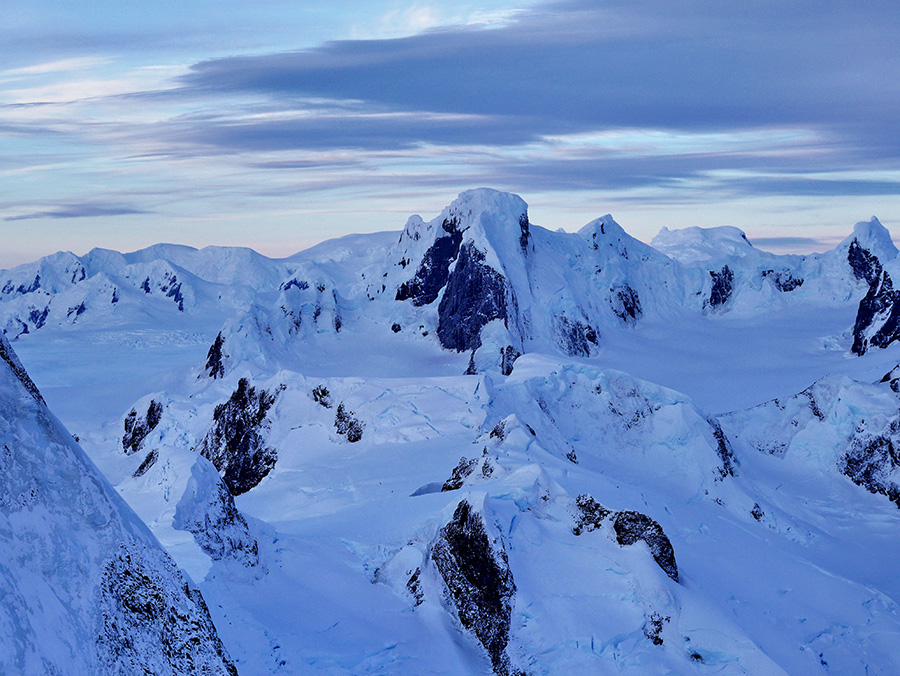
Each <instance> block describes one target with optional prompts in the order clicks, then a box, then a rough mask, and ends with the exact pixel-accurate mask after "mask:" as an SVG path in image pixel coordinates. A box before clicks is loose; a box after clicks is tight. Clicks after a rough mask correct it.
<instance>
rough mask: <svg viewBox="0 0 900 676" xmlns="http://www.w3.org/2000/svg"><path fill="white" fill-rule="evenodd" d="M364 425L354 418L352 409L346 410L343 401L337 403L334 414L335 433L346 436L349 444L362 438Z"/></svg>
mask: <svg viewBox="0 0 900 676" xmlns="http://www.w3.org/2000/svg"><path fill="white" fill-rule="evenodd" d="M363 427H364V425H363V424H362V422H361V421H360V420H358V419H357V418H356V414H355V413H353V411H348V410H347V408H346V407H345V406H344V402H341V403H340V404H338V407H337V412H336V413H335V415H334V428H335V429H336V430H337V433H338V434H340V435H341V436H344V437H346V438H347V441H349V442H350V443H351V444H352V443H356V442H357V441H359V440H360V439H362V435H363Z"/></svg>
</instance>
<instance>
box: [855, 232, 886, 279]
mask: <svg viewBox="0 0 900 676" xmlns="http://www.w3.org/2000/svg"><path fill="white" fill-rule="evenodd" d="M847 262H848V263H849V264H850V269H851V270H853V276H854V277H856V278H857V279H862V280H865V282H866V284H869V285H872V284H874V283H875V281H876V280H877V279H878V278H879V277H880V276H881V271H882V267H881V261H879V260H878V258H877V257H876V256H875V255H874V254H872V253H871V252H870V251H869V250H868V249H864V248H862V247H861V246H860V245H859V241H858V240H856V239H854V240H853V241H852V242H850V248H849V249H847Z"/></svg>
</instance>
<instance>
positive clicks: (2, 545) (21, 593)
mask: <svg viewBox="0 0 900 676" xmlns="http://www.w3.org/2000/svg"><path fill="white" fill-rule="evenodd" d="M0 347H2V348H3V353H4V354H5V355H7V356H8V358H4V363H0V596H2V597H3V599H4V600H3V603H2V605H0V672H2V673H4V674H23V675H31V674H34V675H38V674H40V675H43V674H72V675H73V676H80V675H84V676H93V675H94V674H100V673H102V674H122V675H123V676H124V675H125V674H129V675H130V674H136V673H154V674H165V675H167V676H176V675H184V676H187V675H188V674H198V673H202V674H210V675H212V674H222V675H226V674H227V675H231V674H237V671H236V669H235V667H234V665H233V663H232V662H231V659H230V658H229V656H228V653H227V652H226V650H225V648H224V647H223V646H222V643H221V641H220V640H219V637H218V635H217V633H216V629H215V627H214V626H213V623H212V620H211V618H210V616H209V612H208V610H207V607H206V605H205V603H204V602H203V599H202V597H201V595H200V593H199V591H197V590H196V589H192V588H191V587H189V586H188V585H187V584H186V582H185V580H184V578H183V577H182V576H181V574H180V573H179V572H178V571H177V570H176V569H175V567H174V566H173V565H172V563H171V561H170V560H169V558H168V556H167V555H166V554H165V553H164V552H163V551H162V549H161V548H160V547H159V544H158V543H157V542H156V541H155V540H154V539H153V538H152V536H151V535H150V534H149V533H148V532H147V530H146V527H145V526H144V525H143V524H142V523H141V522H140V520H139V519H138V518H137V516H136V515H135V514H134V513H133V512H132V511H131V510H130V509H129V508H128V507H126V506H125V504H124V503H123V502H122V500H121V499H120V498H119V497H118V496H117V495H116V494H115V493H114V491H113V490H112V488H111V487H110V486H109V484H108V483H107V482H106V481H105V479H103V478H102V476H101V475H100V473H99V472H98V471H97V469H96V468H95V467H94V466H93V465H92V464H91V462H90V461H89V460H88V459H87V457H86V456H85V455H84V453H83V452H82V450H81V449H80V448H79V447H78V446H77V445H75V443H74V442H73V441H72V439H71V435H69V434H68V433H67V432H66V431H65V430H64V429H63V428H62V427H61V425H60V424H59V423H58V422H57V421H56V419H55V418H54V417H53V416H52V414H50V413H49V411H48V410H47V409H46V408H45V406H44V404H43V402H42V401H41V400H40V398H39V397H37V396H35V395H34V393H33V392H31V391H30V389H29V388H27V387H26V384H25V383H24V382H23V380H24V379H23V376H22V375H21V374H20V373H16V372H15V370H14V368H13V367H14V365H15V364H16V362H17V360H15V357H14V355H13V354H12V350H11V348H10V347H9V344H8V343H7V342H6V340H5V339H4V338H2V337H0Z"/></svg>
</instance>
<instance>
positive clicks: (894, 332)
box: [850, 259, 900, 356]
mask: <svg viewBox="0 0 900 676" xmlns="http://www.w3.org/2000/svg"><path fill="white" fill-rule="evenodd" d="M876 261H877V259H876ZM879 267H880V266H879ZM885 315H887V317H886V319H884V321H883V323H882V324H881V326H880V327H879V328H878V329H877V330H876V331H875V332H874V333H872V335H871V337H867V334H868V333H869V332H870V331H871V329H872V328H873V327H874V326H875V323H876V321H877V320H879V319H880V318H881V317H884V316H885ZM898 338H900V291H896V290H895V289H894V284H893V281H892V280H891V276H890V275H889V274H888V273H887V272H881V273H880V275H879V276H878V277H877V278H876V279H875V281H874V282H872V283H871V284H870V285H869V290H868V292H867V293H866V295H865V297H864V298H863V299H862V300H861V301H860V302H859V309H858V310H857V312H856V321H855V322H854V323H853V346H852V347H851V348H850V351H851V352H853V354H856V355H860V356H862V355H863V354H865V352H866V350H867V349H868V348H869V347H870V346H874V347H882V348H883V347H887V346H888V345H890V344H891V343H893V342H894V341H895V340H897V339H898Z"/></svg>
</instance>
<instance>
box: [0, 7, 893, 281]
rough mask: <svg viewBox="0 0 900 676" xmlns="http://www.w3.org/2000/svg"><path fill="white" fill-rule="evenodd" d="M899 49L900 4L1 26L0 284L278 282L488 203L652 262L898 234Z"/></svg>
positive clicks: (85, 20) (81, 18)
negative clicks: (246, 268)
mask: <svg viewBox="0 0 900 676" xmlns="http://www.w3.org/2000/svg"><path fill="white" fill-rule="evenodd" d="M898 33H900V3H897V2H896V1H895V0H889V1H888V0H872V1H869V0H862V1H860V0H856V1H854V2H849V1H844V0H838V1H830V0H815V1H813V0H794V1H792V2H784V1H783V0H756V1H755V2H752V3H746V2H733V1H723V0H682V2H678V3H672V2H663V1H662V0H629V1H625V0H611V1H607V0H593V1H583V0H559V1H552V2H516V1H514V0H486V1H484V2H468V3H467V2H461V3H449V2H430V3H429V2H403V1H400V0H369V1H367V2H350V1H347V0H328V1H325V0H304V1H303V2H300V1H298V0H267V1H266V2H251V1H250V0H216V1H215V2H212V1H211V0H193V1H192V2H189V3H185V2H181V1H180V0H179V1H178V2H175V1H174V0H156V1H155V2H151V3H123V2H121V0H91V1H90V2H88V1H87V0H27V2H26V1H25V0H9V2H4V3H2V4H0V186H2V189H0V229H2V242H3V246H2V247H0V267H10V266H12V265H16V264H19V263H23V262H26V261H30V260H34V259H35V258H37V257H39V256H42V255H46V254H49V253H52V252H55V251H58V250H71V251H73V252H75V253H84V252H86V251H88V250H89V249H91V248H93V247H95V246H99V247H105V248H112V249H117V250H120V251H128V250H134V249H137V248H141V247H144V246H149V245H151V244H154V243H157V242H175V243H182V244H189V245H192V246H206V245H210V244H215V245H239V246H250V247H253V248H255V249H257V250H258V251H260V252H262V253H265V254H267V255H270V256H285V255H289V254H291V253H294V252H296V251H298V250H300V249H303V248H306V247H308V246H310V245H312V244H314V243H316V242H318V241H321V240H323V239H328V238H330V237H336V236H340V235H344V234H348V233H352V232H372V231H378V230H400V229H401V228H402V227H403V225H404V223H405V222H406V219H407V217H408V216H409V215H411V214H413V213H418V214H421V215H422V216H423V217H424V218H426V219H430V218H433V217H434V216H436V215H437V214H438V213H439V212H440V210H441V209H442V208H443V207H444V206H446V205H447V204H449V203H450V202H451V201H452V200H453V199H454V198H455V196H456V195H457V193H459V192H461V191H463V190H466V189H469V188H475V187H481V186H488V187H493V188H497V189H501V190H509V191H511V192H515V193H517V194H519V195H521V196H522V197H523V198H524V199H525V201H526V202H528V204H529V213H530V217H531V220H532V222H534V223H537V224H539V225H543V226H544V227H548V228H551V229H557V228H564V229H566V230H577V229H578V228H579V227H581V226H582V225H584V224H585V223H586V222H588V221H590V220H592V219H593V218H596V217H598V216H601V215H603V214H606V213H612V214H613V216H614V217H615V218H616V220H617V221H618V222H619V223H620V224H621V225H622V226H623V227H624V228H625V229H626V230H627V231H628V232H630V233H631V234H633V235H634V236H636V237H638V238H640V239H643V240H645V241H649V240H650V239H651V238H652V237H653V235H654V234H655V233H656V232H658V231H659V229H660V228H662V227H664V226H665V227H668V228H670V229H671V228H681V227H687V226H692V225H697V226H702V227H713V226H718V225H733V226H737V227H739V228H741V229H742V230H744V231H745V232H746V233H747V235H748V237H749V238H750V240H751V241H752V242H755V243H756V244H757V245H758V246H760V247H762V248H766V249H769V250H771V251H775V252H779V253H781V252H799V253H805V252H811V251H822V250H825V249H827V248H830V247H831V246H833V245H834V244H836V243H837V242H838V241H839V240H840V239H842V238H843V237H844V236H845V235H847V234H848V233H849V232H850V230H851V229H852V227H853V224H854V223H855V222H857V221H861V220H868V219H869V218H870V217H871V216H872V215H876V216H878V218H879V219H880V220H881V222H882V223H884V225H886V226H887V227H888V228H889V229H892V230H893V231H897V232H898V235H900V133H898V130H900V126H898V120H900V77H898V74H900V41H898V40H897V37H896V36H897V35H898ZM898 239H900V236H898Z"/></svg>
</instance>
